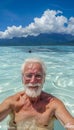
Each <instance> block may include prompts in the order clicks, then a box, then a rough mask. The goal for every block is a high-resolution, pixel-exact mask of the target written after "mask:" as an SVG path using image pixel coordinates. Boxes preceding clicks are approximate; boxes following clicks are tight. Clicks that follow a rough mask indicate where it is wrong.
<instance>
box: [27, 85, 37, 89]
mask: <svg viewBox="0 0 74 130" xmlns="http://www.w3.org/2000/svg"><path fill="white" fill-rule="evenodd" d="M29 88H30V89H38V86H29Z"/></svg>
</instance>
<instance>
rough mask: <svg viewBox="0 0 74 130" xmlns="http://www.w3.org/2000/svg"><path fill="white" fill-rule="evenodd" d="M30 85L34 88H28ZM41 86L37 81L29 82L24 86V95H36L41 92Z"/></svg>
mask: <svg viewBox="0 0 74 130" xmlns="http://www.w3.org/2000/svg"><path fill="white" fill-rule="evenodd" d="M31 86H32V87H35V89H30V87H31ZM36 87H37V89H36ZM42 87H43V84H39V83H37V84H30V83H29V84H26V85H25V86H24V88H25V93H26V95H28V96H29V97H33V98H34V97H37V96H39V95H40V94H41V91H42Z"/></svg>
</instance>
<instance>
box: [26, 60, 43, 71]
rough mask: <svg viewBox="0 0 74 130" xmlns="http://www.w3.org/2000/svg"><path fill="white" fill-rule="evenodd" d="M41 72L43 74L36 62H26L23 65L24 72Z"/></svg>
mask: <svg viewBox="0 0 74 130" xmlns="http://www.w3.org/2000/svg"><path fill="white" fill-rule="evenodd" d="M31 71H32V72H41V73H43V68H42V65H41V64H40V63H38V62H28V63H26V64H25V67H24V72H31Z"/></svg>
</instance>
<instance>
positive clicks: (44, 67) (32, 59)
mask: <svg viewBox="0 0 74 130" xmlns="http://www.w3.org/2000/svg"><path fill="white" fill-rule="evenodd" d="M29 62H34V63H36V62H37V63H39V64H40V65H41V66H42V69H43V73H44V75H46V66H45V64H44V62H43V61H42V60H41V59H40V58H29V59H26V60H25V62H24V63H23V64H22V67H21V71H22V74H23V72H24V68H25V65H26V64H27V63H29Z"/></svg>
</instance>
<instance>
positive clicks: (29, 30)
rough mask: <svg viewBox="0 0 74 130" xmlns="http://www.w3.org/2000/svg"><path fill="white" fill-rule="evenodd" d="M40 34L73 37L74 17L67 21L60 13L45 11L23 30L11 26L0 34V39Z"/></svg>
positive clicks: (19, 27)
mask: <svg viewBox="0 0 74 130" xmlns="http://www.w3.org/2000/svg"><path fill="white" fill-rule="evenodd" d="M40 33H64V34H71V35H74V17H70V18H69V19H67V18H66V17H65V16H63V15H62V12H61V11H55V10H49V9H48V10H46V11H44V13H43V15H42V16H41V17H40V18H37V17H36V18H34V22H32V23H30V24H29V25H28V26H26V27H25V28H23V27H22V26H18V27H16V26H14V25H13V26H11V27H7V29H6V30H5V31H4V32H2V31H0V38H13V37H27V36H29V35H30V36H37V35H39V34H40Z"/></svg>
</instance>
